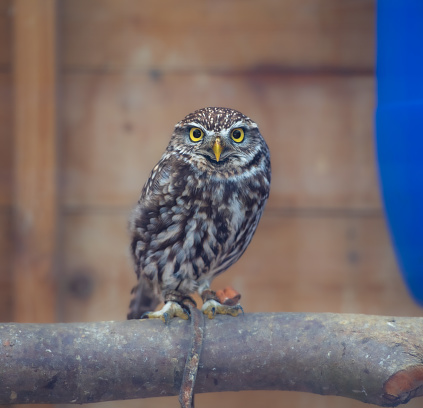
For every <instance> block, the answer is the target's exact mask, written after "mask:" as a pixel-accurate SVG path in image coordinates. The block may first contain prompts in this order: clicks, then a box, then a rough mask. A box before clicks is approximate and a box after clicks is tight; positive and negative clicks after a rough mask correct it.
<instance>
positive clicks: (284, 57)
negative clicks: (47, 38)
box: [62, 0, 375, 71]
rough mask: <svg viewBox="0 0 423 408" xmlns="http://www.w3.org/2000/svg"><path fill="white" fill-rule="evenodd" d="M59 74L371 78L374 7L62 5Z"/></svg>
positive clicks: (128, 0) (80, 1)
mask: <svg viewBox="0 0 423 408" xmlns="http://www.w3.org/2000/svg"><path fill="white" fill-rule="evenodd" d="M62 3H63V8H62V18H63V24H64V26H63V62H64V66H65V68H66V69H82V70H85V69H93V68H95V69H98V68H101V69H106V70H108V69H111V70H115V69H118V70H126V69H128V68H131V69H142V70H145V69H146V70H150V69H157V68H158V69H164V70H188V71H192V70H246V69H261V68H265V67H267V68H269V67H270V68H274V67H282V68H285V69H299V70H304V69H306V70H309V69H312V70H316V69H317V70H322V69H323V70H327V69H329V70H333V69H334V70H337V69H340V70H348V71H350V70H353V69H357V70H366V71H369V70H373V67H374V18H373V11H374V8H375V2H374V1H373V0H360V1H343V2H339V1H337V0H322V1H319V2H316V1H314V0H306V1H302V2H301V4H298V2H297V1H296V0H285V1H283V2H274V1H272V0H266V1H261V2H260V3H257V2H254V1H243V0H236V1H231V2H225V1H212V0H208V1H202V2H198V1H195V0H190V1H186V2H184V4H183V5H182V4H180V3H178V2H174V1H172V0H166V1H161V2H160V3H159V2H146V3H142V4H140V2H139V1H138V0H122V1H119V2H117V1H113V0H91V1H88V2H87V1H84V0H65V1H63V2H62Z"/></svg>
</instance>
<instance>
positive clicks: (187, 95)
mask: <svg viewBox="0 0 423 408" xmlns="http://www.w3.org/2000/svg"><path fill="white" fill-rule="evenodd" d="M373 88H374V81H373V78H371V77H355V76H352V77H346V78H337V77H331V76H328V77H321V76H317V77H316V76H294V77H289V78H287V77H284V76H279V75H264V76H262V75H253V76H246V77H242V76H229V77H227V76H224V75H207V74H198V75H178V74H169V75H164V76H162V77H160V78H159V79H152V78H151V77H149V76H148V75H139V74H128V75H118V74H66V75H65V77H64V89H63V95H64V117H63V152H64V157H63V160H64V163H63V166H64V186H63V187H64V188H63V194H64V198H63V200H64V204H65V205H66V206H69V207H77V206H99V207H103V206H121V207H128V206H130V205H132V204H133V203H134V202H135V201H136V200H137V199H138V194H139V191H141V188H142V185H143V184H144V182H145V180H146V179H147V177H148V175H149V173H150V170H151V169H152V167H153V166H154V165H155V163H156V162H157V161H158V159H159V158H160V156H161V155H162V153H163V152H164V149H165V147H166V145H167V143H168V141H169V137H170V135H171V132H172V131H173V126H174V124H175V123H176V122H177V121H179V120H180V119H182V118H183V117H184V116H185V115H186V114H187V113H189V112H191V111H193V110H195V109H198V108H200V107H204V106H229V107H233V108H235V109H239V110H241V111H242V112H244V113H246V114H247V115H249V116H251V117H252V118H253V119H254V120H256V121H257V122H258V124H259V126H260V129H261V132H262V134H263V135H264V137H265V139H266V140H267V142H268V144H269V146H270V151H271V155H272V173H273V177H272V191H271V198H270V202H269V206H270V207H271V208H281V207H295V208H309V207H324V208H328V207H329V208H349V209H368V208H372V209H375V208H376V209H378V208H380V199H379V191H378V187H377V180H376V171H375V154H374V147H373V105H374V96H373V90H374V89H373ZM181 95H183V97H181Z"/></svg>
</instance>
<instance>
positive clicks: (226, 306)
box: [201, 288, 244, 319]
mask: <svg viewBox="0 0 423 408" xmlns="http://www.w3.org/2000/svg"><path fill="white" fill-rule="evenodd" d="M229 291H230V293H229ZM219 292H222V293H219ZM219 292H218V293H217V294H216V292H214V291H213V290H210V289H206V290H204V291H203V292H202V293H201V297H202V299H203V302H204V304H203V307H202V308H201V311H202V312H203V313H204V314H205V315H206V316H207V317H208V318H209V319H213V318H214V317H215V316H216V315H217V314H228V315H231V316H238V315H239V314H240V313H244V310H243V309H242V306H241V305H240V304H239V303H238V300H239V299H240V297H241V295H240V294H239V293H238V292H236V291H234V290H233V289H232V288H228V289H224V290H223V291H219ZM228 294H229V296H230V297H228Z"/></svg>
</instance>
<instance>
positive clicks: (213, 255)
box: [128, 108, 270, 321]
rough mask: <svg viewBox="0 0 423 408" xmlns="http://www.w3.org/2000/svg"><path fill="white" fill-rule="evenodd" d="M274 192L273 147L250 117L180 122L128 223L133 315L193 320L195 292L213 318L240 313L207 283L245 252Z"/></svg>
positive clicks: (208, 111)
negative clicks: (189, 305)
mask: <svg viewBox="0 0 423 408" xmlns="http://www.w3.org/2000/svg"><path fill="white" fill-rule="evenodd" d="M269 188H270V154H269V149H268V147H267V145H266V142H265V141H264V139H263V137H262V136H261V134H260V131H259V129H258V127H257V124H256V123H255V122H253V121H252V120H251V119H250V118H248V117H247V116H245V115H243V114H242V113H240V112H238V111H236V110H233V109H227V108H204V109H200V110H197V111H195V112H193V113H190V114H189V115H188V116H186V117H185V118H184V119H183V120H182V121H180V122H179V123H177V124H176V126H175V130H174V131H173V134H172V137H171V139H170V142H169V145H168V146H167V149H166V151H165V153H164V154H163V156H162V158H161V159H160V161H159V162H158V163H157V165H156V166H155V167H154V168H153V170H152V172H151V174H150V177H149V179H148V180H147V182H146V183H145V185H144V188H143V190H142V192H141V197H140V199H139V201H138V204H137V206H136V207H135V209H134V210H133V213H132V216H131V219H130V227H129V229H130V233H131V239H132V241H131V254H132V256H133V260H134V263H135V271H136V274H137V277H138V284H137V286H136V287H135V288H134V289H133V299H132V301H131V304H130V311H129V314H128V318H129V319H136V318H141V317H143V318H161V319H162V320H164V321H167V320H168V319H170V318H172V317H174V316H179V317H181V318H183V319H188V311H187V307H186V305H184V302H185V301H186V300H187V299H188V300H190V299H191V298H190V297H189V296H190V294H191V293H193V292H195V291H198V293H199V294H200V296H201V298H202V300H203V302H204V304H203V307H202V311H203V313H205V314H206V315H207V316H208V317H209V318H212V317H214V316H215V314H217V313H218V314H230V315H232V316H236V315H237V314H238V313H240V311H242V308H241V306H240V305H239V304H237V305H232V306H229V305H225V304H221V303H219V301H218V298H217V297H216V294H215V292H213V291H211V290H210V283H211V281H212V280H213V278H215V277H216V276H217V275H219V274H221V273H222V272H224V271H225V270H226V269H228V268H229V267H230V266H231V265H232V264H233V263H234V262H236V261H237V260H238V259H239V258H240V256H241V255H242V254H243V252H244V251H245V250H246V248H247V246H248V244H249V243H250V241H251V238H252V236H253V234H254V232H255V230H256V227H257V224H258V222H259V220H260V217H261V215H262V213H263V209H264V206H265V204H266V201H267V198H268V196H269ZM161 300H164V302H165V305H164V307H163V308H162V310H160V311H157V312H153V311H152V310H154V309H155V308H156V306H157V305H158V304H159V302H160V301H161Z"/></svg>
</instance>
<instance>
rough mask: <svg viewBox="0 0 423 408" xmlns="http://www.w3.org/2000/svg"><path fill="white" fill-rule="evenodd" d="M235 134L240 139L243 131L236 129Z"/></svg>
mask: <svg viewBox="0 0 423 408" xmlns="http://www.w3.org/2000/svg"><path fill="white" fill-rule="evenodd" d="M233 136H234V138H235V139H239V138H240V137H241V132H240V131H239V130H234V133H233Z"/></svg>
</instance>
